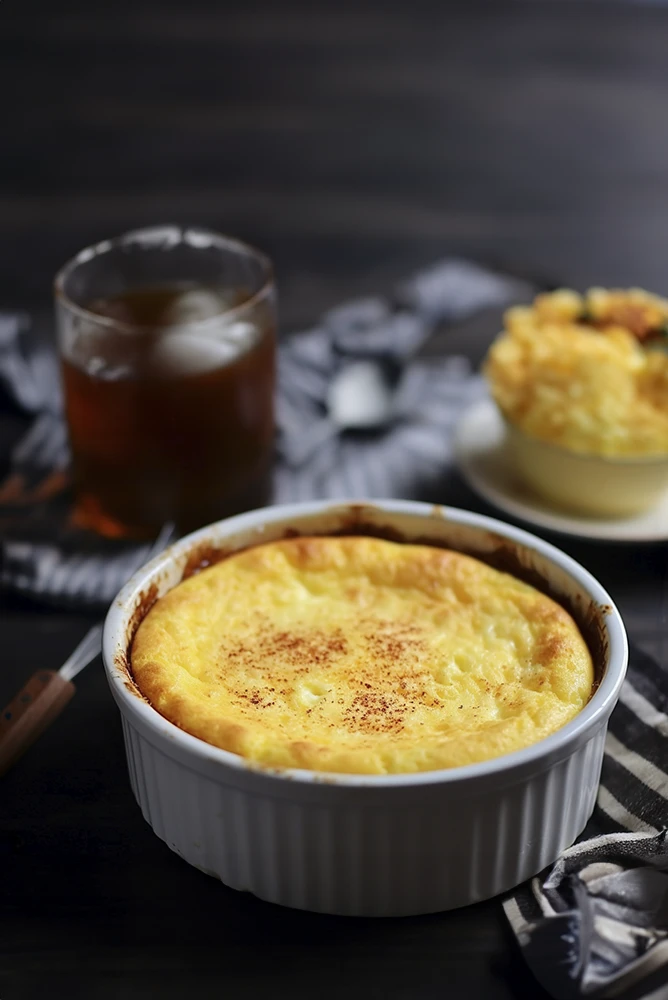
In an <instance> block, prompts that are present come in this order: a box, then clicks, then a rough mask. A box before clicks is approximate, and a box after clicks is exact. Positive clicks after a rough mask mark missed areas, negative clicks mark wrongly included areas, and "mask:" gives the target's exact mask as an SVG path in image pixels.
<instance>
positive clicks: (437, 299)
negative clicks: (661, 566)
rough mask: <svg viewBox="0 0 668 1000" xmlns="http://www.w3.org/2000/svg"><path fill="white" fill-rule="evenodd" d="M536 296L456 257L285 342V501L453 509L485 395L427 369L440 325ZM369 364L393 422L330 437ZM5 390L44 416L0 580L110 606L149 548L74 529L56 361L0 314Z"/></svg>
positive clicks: (21, 457) (41, 594) (21, 322)
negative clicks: (465, 442) (458, 429)
mask: <svg viewBox="0 0 668 1000" xmlns="http://www.w3.org/2000/svg"><path fill="white" fill-rule="evenodd" d="M534 291H535V289H534V288H533V287H532V286H531V285H529V284H528V283H527V282H526V281H523V280H520V279H518V278H516V277H513V276H509V275H504V274H498V273H496V272H494V271H491V270H488V269H486V268H483V267H481V266H479V265H477V264H474V263H472V262H470V261H464V260H458V259H448V260H444V261H441V262H439V263H437V264H434V265H433V266H432V267H430V268H428V269H426V270H424V271H422V272H420V273H419V274H416V275H413V276H412V277H410V278H408V279H407V280H405V281H403V282H402V283H401V284H400V285H399V286H398V287H397V288H396V289H395V290H394V293H393V294H392V295H391V296H389V297H387V298H366V299H361V300H356V301H353V302H347V303H345V304H343V305H341V306H339V307H337V308H336V309H332V310H330V311H329V312H328V313H326V314H325V315H324V316H323V317H322V318H321V319H320V321H319V322H318V324H317V325H316V326H315V327H314V328H313V329H311V330H307V331H303V332H301V333H299V334H295V335H293V336H290V337H287V338H285V339H284V340H283V341H282V342H281V344H280V346H279V358H278V391H277V399H276V415H277V424H278V441H277V455H276V462H275V475H274V502H275V503H285V502H290V501H296V500H307V499H314V498H332V499H339V498H343V497H355V498H364V497H366V498H382V497H403V498H414V499H426V500H439V501H442V499H443V497H442V495H441V494H440V492H439V485H438V484H439V482H440V481H441V480H442V478H443V475H444V472H446V471H447V470H448V468H449V467H450V466H451V463H452V449H451V431H452V429H453V426H454V423H455V421H456V419H457V417H458V415H459V413H460V412H461V410H462V408H463V407H464V406H466V404H467V403H468V402H469V401H470V400H471V399H473V398H475V396H476V395H478V394H480V392H481V391H482V386H481V382H480V379H479V378H477V377H475V376H473V375H472V372H471V366H470V364H469V362H468V361H467V360H466V359H465V358H462V357H451V358H431V359H429V360H427V359H423V358H420V357H419V355H420V351H421V350H422V348H423V346H424V345H425V344H426V342H427V341H428V339H429V338H430V336H431V334H432V332H433V331H434V330H435V329H436V328H437V327H439V326H442V325H444V324H446V325H447V324H448V323H452V322H454V321H456V320H461V319H464V318H466V317H468V316H471V315H472V314H473V313H476V312H479V311H480V310H482V309H485V308H492V307H504V306H506V305H508V304H509V303H512V302H516V301H522V300H524V301H526V299H527V298H530V297H531V295H532V294H533V292H534ZM491 332H492V333H493V331H491ZM360 363H361V364H363V365H366V366H367V370H368V367H369V365H371V366H372V368H373V369H374V370H375V371H376V372H377V374H378V377H379V378H383V379H384V378H387V384H388V391H389V393H390V397H391V403H392V406H391V413H389V414H388V415H387V418H386V419H385V420H384V421H383V422H382V423H381V425H380V426H379V427H375V428H372V429H367V430H366V431H363V432H360V431H339V430H338V429H337V428H328V427H327V425H328V421H329V416H328V407H327V398H328V389H329V387H330V385H331V383H332V381H333V380H334V379H336V378H337V376H338V375H340V373H341V372H342V371H343V370H344V369H347V368H349V367H350V366H352V365H359V364H360ZM3 389H4V393H5V395H6V396H8V397H9V399H10V400H11V402H12V404H13V405H14V406H15V407H19V408H20V409H21V410H23V411H24V412H26V413H29V414H32V415H33V418H34V419H33V423H32V425H31V427H30V429H29V430H28V432H27V434H26V435H25V437H24V438H23V439H22V440H21V441H19V443H18V445H17V446H16V447H15V448H14V451H13V453H12V455H11V459H10V469H9V474H8V476H7V477H6V479H5V481H4V483H0V584H2V585H3V586H4V587H6V588H8V589H13V590H18V591H20V592H22V593H24V594H28V595H30V596H32V597H35V598H38V599H40V600H42V601H46V602H49V603H52V604H60V605H69V606H76V607H91V608H95V609H99V610H103V609H104V608H106V606H107V605H108V604H109V602H110V601H111V600H112V599H113V598H114V596H115V594H116V593H117V592H118V590H119V589H120V588H121V586H122V585H123V584H124V583H125V581H126V580H127V579H128V577H129V576H130V575H131V574H132V572H133V571H134V569H135V568H136V566H138V565H140V564H141V562H142V561H144V560H145V558H146V555H147V553H148V551H149V546H137V545H136V544H134V545H133V544H128V543H119V542H118V541H109V540H101V539H99V538H97V537H95V536H92V535H90V534H87V533H85V532H83V531H77V530H74V529H73V528H72V527H71V525H70V524H69V520H68V515H69V510H70V497H69V495H68V494H67V493H66V492H65V487H66V485H67V474H66V470H67V466H68V461H69V453H68V445H67V434H66V430H65V426H64V422H63V419H62V415H61V414H62V400H61V395H60V382H59V378H58V371H57V364H56V359H55V355H54V353H53V350H52V349H51V347H50V345H49V344H45V343H44V342H43V341H37V342H35V340H34V339H33V338H32V336H31V331H30V324H29V322H28V320H27V318H26V317H24V316H15V315H5V316H2V315H0V397H1V395H2V390H3ZM323 431H324V434H323ZM314 432H315V438H316V439H317V440H316V444H315V446H314V437H313V435H314ZM305 445H306V448H305V447H304V446H305Z"/></svg>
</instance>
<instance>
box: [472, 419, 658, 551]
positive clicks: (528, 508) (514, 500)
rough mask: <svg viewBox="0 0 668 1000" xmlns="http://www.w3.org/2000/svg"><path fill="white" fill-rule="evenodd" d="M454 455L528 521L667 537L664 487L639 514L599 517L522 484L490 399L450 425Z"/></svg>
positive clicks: (607, 533)
mask: <svg viewBox="0 0 668 1000" xmlns="http://www.w3.org/2000/svg"><path fill="white" fill-rule="evenodd" d="M455 456H456V460H457V464H458V467H459V470H460V472H461V474H462V476H463V477H464V479H465V480H466V482H467V483H468V485H469V486H470V487H471V489H472V490H474V491H475V492H476V493H478V494H479V495H480V496H481V497H482V498H483V499H484V500H487V501H488V503H491V504H493V505H494V506H495V507H498V508H499V509H500V510H503V511H505V512H506V513H507V514H511V515H512V516H513V517H516V518H519V519H521V520H522V521H526V522H528V523H529V524H534V525H538V526H539V527H541V528H548V529H549V530H550V531H559V532H562V533H563V534H566V535H575V536H577V537H579V538H591V539H600V540H603V541H610V542H664V541H668V492H667V493H666V494H665V496H664V497H663V499H662V500H661V502H660V503H659V504H657V505H656V506H654V507H652V508H651V509H650V510H647V511H645V512H644V513H642V514H636V515H634V516H633V517H626V518H615V519H610V518H608V519H602V518H595V517H586V516H583V515H577V514H571V513H570V512H568V511H562V510H560V509H559V508H558V507H557V506H552V505H551V504H550V503H549V502H548V501H547V500H543V499H542V498H541V497H539V496H538V495H537V494H536V493H534V492H533V490H531V489H530V488H529V487H528V486H525V485H524V484H523V483H522V482H521V480H520V479H519V478H518V476H517V475H516V473H515V471H514V469H513V466H512V462H511V461H510V458H509V456H508V455H507V453H506V447H505V431H504V426H503V421H502V419H501V415H500V414H499V411H498V410H497V408H496V406H495V404H494V403H493V402H492V400H491V399H483V400H478V401H477V402H476V403H473V404H472V405H471V406H470V407H469V408H468V409H467V410H465V412H464V413H463V414H462V416H461V417H460V420H459V423H458V424H457V429H456V431H455Z"/></svg>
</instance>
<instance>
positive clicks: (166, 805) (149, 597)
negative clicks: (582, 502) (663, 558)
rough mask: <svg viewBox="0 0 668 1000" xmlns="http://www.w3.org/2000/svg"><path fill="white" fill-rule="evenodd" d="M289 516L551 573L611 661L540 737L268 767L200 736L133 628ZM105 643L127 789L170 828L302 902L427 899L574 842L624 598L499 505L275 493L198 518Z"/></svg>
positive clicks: (152, 819) (401, 903) (278, 894)
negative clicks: (345, 763) (141, 675)
mask: <svg viewBox="0 0 668 1000" xmlns="http://www.w3.org/2000/svg"><path fill="white" fill-rule="evenodd" d="M287 532H298V533H302V534H330V533H335V532H343V533H353V532H357V533H374V532H376V533H380V534H381V535H382V534H386V535H387V536H391V537H393V538H400V539H405V540H407V541H410V540H421V541H426V540H429V541H430V542H433V543H436V544H442V545H447V546H451V547H453V548H457V549H461V550H463V551H466V552H469V553H471V554H474V555H477V556H479V557H480V558H482V559H484V560H487V561H490V562H491V563H493V564H496V565H499V566H503V567H505V568H507V569H509V570H510V571H511V572H516V573H517V574H518V575H520V574H521V575H525V576H526V577H527V578H528V579H530V580H533V581H534V582H536V581H542V582H543V586H544V589H546V590H547V591H549V592H550V593H551V594H553V595H555V596H557V595H559V596H560V597H561V600H562V602H563V603H564V604H565V605H567V606H568V607H569V609H570V610H571V611H572V613H574V614H575V616H576V617H577V618H578V620H579V621H580V622H581V623H582V628H583V630H584V631H585V634H586V635H588V636H589V637H590V641H591V644H592V651H593V654H594V658H595V661H596V662H597V668H598V671H599V674H598V676H599V684H598V687H597V689H596V691H595V693H594V695H593V697H592V698H591V701H590V702H589V704H588V705H587V706H586V707H585V709H584V710H583V711H582V712H581V713H580V714H579V715H578V716H577V718H575V719H574V720H573V721H571V722H570V723H569V724H568V725H567V726H565V727H564V728H563V729H561V730H559V731H558V732H556V733H554V734H553V735H552V736H550V737H548V738H547V739H545V740H543V741H541V742H540V743H537V744H535V745H534V746H531V747H528V748H526V749H524V750H519V751H517V752H516V753H512V754H508V755H507V756H505V757H499V758H497V759H496V760H491V761H486V762H483V763H480V764H473V765H471V766H467V767H461V768H455V769H450V770H442V771H430V772H424V773H420V774H400V775H387V776H386V775H382V776H378V775H347V774H322V773H317V772H312V771H298V770H292V771H283V772H271V771H267V770H263V769H261V768H258V767H257V765H255V766H253V765H251V764H249V763H248V762H247V761H246V760H244V759H243V758H242V757H239V756H237V755H235V754H232V753H228V752H227V751H225V750H219V749H218V748H216V747H212V746H209V745H208V744H207V743H204V742H202V741H201V740H199V739H197V738H196V737H194V736H190V735H189V734H188V733H185V732H183V731H182V730H180V729H179V728H178V727H176V726H174V725H172V724H171V723H169V722H168V721H167V720H166V719H164V718H163V717H162V716H161V715H160V714H159V713H158V712H156V711H155V710H154V709H153V708H152V707H151V706H150V705H149V704H148V703H147V702H146V701H145V700H144V699H143V698H142V697H141V695H140V694H139V693H138V692H137V690H136V688H135V687H134V684H133V681H132V676H131V673H130V672H129V671H128V662H127V655H128V649H129V647H130V644H131V641H132V637H133V635H134V631H135V629H136V627H137V625H138V623H139V621H140V620H141V617H142V615H143V614H144V613H145V611H146V609H147V607H148V606H149V605H150V603H151V602H152V601H153V600H155V599H156V597H159V596H160V595H162V594H164V593H166V592H167V591H168V590H169V589H170V588H172V587H174V586H175V585H176V584H177V583H178V582H179V581H180V579H181V578H182V575H183V573H184V569H185V568H186V567H187V566H190V567H192V565H193V564H197V563H200V562H204V563H205V562H206V561H207V560H208V559H209V558H210V556H211V550H216V549H220V550H222V551H223V552H224V553H227V552H230V551H235V550H237V549H240V548H243V547H245V546H248V545H250V544H253V543H257V542H259V541H269V540H272V539H275V538H279V537H283V536H284V535H285V534H286V533H287ZM103 647H104V664H105V668H106V672H107V677H108V680H109V684H110V686H111V691H112V693H113V696H114V698H115V700H116V703H117V705H118V707H119V709H120V711H121V716H122V721H123V733H124V736H125V746H126V749H127V758H128V766H129V771H130V782H131V784H132V789H133V791H134V793H135V796H136V798H137V801H138V802H139V805H140V806H141V809H142V812H143V814H144V817H145V818H146V820H147V821H148V822H149V823H150V825H151V826H152V828H153V830H154V831H155V833H156V834H157V835H158V837H160V838H161V839H162V840H164V841H165V842H166V843H167V844H168V845H169V847H171V848H172V850H174V851H176V852H177V854H180V855H181V857H183V858H185V860H186V861H188V862H189V863H190V864H192V865H194V866H195V867H197V868H199V869H201V870H202V871H204V872H207V873H209V874H211V875H214V876H216V877H217V878H219V879H221V880H222V881H223V882H224V883H225V884H226V885H228V886H232V887H233V888H235V889H242V890H248V891H250V892H252V893H255V895H257V896H259V897H261V898H262V899H266V900H270V901H272V902H275V903H282V904H284V905H286V906H293V907H298V908H300V909H305V910H314V911H319V912H321V913H338V914H350V915H366V916H371V915H375V916H397V915H408V914H417V913H429V912H434V911H438V910H445V909H449V908H452V907H457V906H463V905H465V904H467V903H473V902H475V901H477V900H481V899H485V898H488V897H490V896H494V895H496V894H497V893H500V892H503V891H504V890H507V889H510V888H512V887H513V886H516V885H518V884H519V883H520V882H522V881H524V880H525V879H527V878H529V877H530V876H532V875H534V874H536V873H537V872H538V871H540V870H541V869H542V868H544V867H545V866H546V865H548V864H550V863H551V862H552V861H554V860H555V858H556V857H557V855H558V854H559V853H560V851H562V850H563V849H564V848H565V847H567V846H568V845H570V844H572V843H573V841H574V840H575V838H576V837H577V836H578V834H579V833H580V832H581V830H582V829H583V827H584V826H585V823H586V822H587V819H588V818H589V816H590V814H591V812H592V809H593V807H594V802H595V798H596V790H597V785H598V781H599V775H600V770H601V762H602V759H603V743H604V739H605V733H606V728H607V722H608V718H609V716H610V713H611V712H612V709H613V707H614V705H615V703H616V701H617V698H618V695H619V691H620V688H621V685H622V681H623V679H624V674H625V671H626V663H627V642H626V635H625V632H624V626H623V624H622V621H621V618H620V616H619V613H618V612H617V610H616V609H615V607H614V606H613V604H612V602H611V600H610V598H609V596H608V595H607V593H606V592H605V590H604V589H603V588H602V587H601V586H600V584H598V583H597V582H596V580H595V579H594V578H593V577H592V576H591V575H590V574H589V573H588V572H587V571H586V570H584V569H583V568H582V567H581V566H579V565H578V564H577V563H576V562H574V561H573V560H572V559H571V558H569V557H568V556H566V555H564V554H563V553H562V552H560V551H559V550H558V549H556V548H554V547H553V546H551V545H548V544H547V543H546V542H544V541H541V540H540V539H538V538H535V537H533V536H532V535H530V534H528V533H527V532H525V531H521V530H519V529H518V528H514V527H510V526H509V525H505V524H502V523H501V522H499V521H495V520H492V519H490V518H486V517H482V516H480V515H478V514H473V513H469V512H467V511H461V510H453V509H450V508H442V507H432V506H430V505H427V504H420V503H412V502H408V501H382V502H373V503H366V502H359V503H351V504H349V503H331V502H317V503H309V504H300V505H295V506H287V507H273V508H268V509H266V510H260V511H253V512H251V513H249V514H242V515H240V516H239V517H234V518H231V519H229V520H227V521H222V522H220V523H218V524H215V525H212V526H210V527H207V528H203V529H202V530H200V531H197V532H195V533H194V534H192V535H189V536H188V537H186V538H184V539H182V540H181V541H180V542H178V543H177V544H176V545H174V546H173V547H172V548H170V549H169V550H167V551H166V552H165V553H163V554H162V555H161V556H158V557H157V558H156V559H154V560H153V561H152V562H151V563H149V564H148V565H147V566H145V567H144V568H143V569H141V570H140V571H139V572H138V573H136V574H135V576H134V577H133V578H132V579H131V580H130V582H129V583H128V584H127V585H126V586H125V587H124V588H123V590H122V591H121V593H120V594H119V595H118V597H117V599H116V600H115V601H114V602H113V604H112V606H111V608H110V610H109V613H108V616H107V620H106V624H105V630H104V641H103Z"/></svg>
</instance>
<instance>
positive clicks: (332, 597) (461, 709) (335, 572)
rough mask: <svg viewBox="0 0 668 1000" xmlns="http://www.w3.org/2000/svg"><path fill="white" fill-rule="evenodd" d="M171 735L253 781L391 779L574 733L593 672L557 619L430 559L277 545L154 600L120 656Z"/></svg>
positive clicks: (453, 559) (378, 546)
mask: <svg viewBox="0 0 668 1000" xmlns="http://www.w3.org/2000/svg"><path fill="white" fill-rule="evenodd" d="M131 666H132V673H133V676H134V679H135V683H136V685H137V687H138V688H139V690H140V691H141V693H142V694H143V695H144V697H145V698H146V699H147V700H148V701H149V702H150V704H151V705H152V706H153V707H154V708H155V709H156V710H157V711H158V712H160V713H161V714H162V715H163V716H164V717H165V718H167V719H168V720H169V721H170V722H173V723H175V724H176V725H177V726H179V727H180V728H181V729H183V730H185V731H186V732H188V733H191V734H192V735H194V736H197V737H199V738H200V739H202V740H205V741H206V742H208V743H210V744H212V745H214V746H217V747H221V748H222V749H224V750H229V751H232V752H233V753H236V754H240V755H242V756H243V757H245V758H247V759H248V760H249V761H251V762H253V763H255V764H257V765H260V766H264V767H269V768H292V767H296V768H307V769H311V770H316V771H330V772H349V773H365V774H396V773H411V772H417V771H429V770H435V769H440V768H450V767H456V766H460V765H464V764H472V763H474V762H478V761H483V760H488V759H490V758H493V757H498V756H500V755H501V754H506V753H509V752H511V751H513V750H518V749H519V748H521V747H526V746H529V745H531V744H533V743H536V742H537V741H538V740H541V739H543V738H544V737H546V736H548V735H549V734H550V733H553V732H555V731H556V730H558V729H559V728H560V727H562V726H563V725H565V724H566V723H567V722H568V721H569V720H570V719H572V718H573V717H574V716H575V715H577V713H578V712H579V711H580V710H581V709H582V708H583V706H584V705H585V704H586V703H587V701H588V699H589V697H590V695H591V693H592V686H593V680H594V677H593V665H592V659H591V656H590V653H589V650H588V647H587V645H586V643H585V640H584V638H583V637H582V635H581V633H580V631H579V629H578V627H577V625H576V624H575V622H574V620H573V619H572V618H571V616H570V615H569V614H568V613H567V612H566V611H565V610H564V608H562V607H561V606H560V605H559V604H557V603H556V602H555V601H553V600H552V599H551V598H549V597H547V596H546V595H545V594H543V593H541V592H540V591H538V590H536V589H535V588H533V587H531V586H529V585H528V584H526V583H523V582H522V581H521V580H518V579H516V578H515V577H514V576H511V575H509V574H507V573H502V572H499V571H497V570H495V569H492V568H491V567H489V566H487V565H486V564H484V563H482V562H480V561H478V560H477V559H474V558H471V557H469V556H466V555H462V554H460V553H457V552H453V551H450V550H446V549H440V548H436V547H432V546H428V545H408V544H397V543H394V542H389V541H383V540H380V539H376V538H367V537H313V538H292V539H286V540H282V541H276V542H270V543H267V544H263V545H258V546H256V547H253V548H249V549H246V550H244V551H241V552H238V553H236V554H234V555H231V556H229V557H227V558H225V559H224V560H222V561H221V562H219V563H217V564H216V565H214V566H212V567H210V568H208V569H205V570H203V571H202V572H200V573H198V574H197V575H195V576H192V577H190V578H189V579H187V580H184V581H183V582H182V583H180V584H179V585H178V586H176V587H175V588H174V589H173V590H171V591H170V592H169V593H168V594H166V595H165V596H164V597H162V598H160V599H159V600H158V601H157V602H156V604H155V605H154V606H153V607H152V608H151V610H150V611H149V612H148V614H147V615H146V617H145V618H144V620H143V621H142V623H141V624H140V626H139V629H138V630H137V633H136V635H135V638H134V642H133V645H132V650H131Z"/></svg>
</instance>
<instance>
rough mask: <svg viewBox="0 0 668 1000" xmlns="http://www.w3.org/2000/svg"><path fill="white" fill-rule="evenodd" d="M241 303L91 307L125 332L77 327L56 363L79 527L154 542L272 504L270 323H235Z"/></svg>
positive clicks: (223, 293) (192, 297)
mask: <svg viewBox="0 0 668 1000" xmlns="http://www.w3.org/2000/svg"><path fill="white" fill-rule="evenodd" d="M244 298H245V296H244V294H243V292H242V291H232V292H230V291H229V290H220V291H219V290H216V289H203V288H194V287H193V286H190V287H186V288H184V287H182V286H170V287H165V288H151V289H143V290H138V291H133V292H128V293H126V294H124V295H119V296H117V297H115V298H110V299H98V300H95V301H92V302H89V303H87V304H86V308H87V309H88V310H89V311H90V312H93V313H96V314H97V315H99V316H106V317H109V318H110V319H114V320H116V321H120V322H121V323H124V324H127V326H126V327H123V328H121V329H119V328H114V327H113V326H111V325H110V326H109V327H108V328H107V329H105V328H104V325H101V326H100V327H96V326H95V325H94V324H92V325H91V327H90V330H88V331H87V330H86V329H85V327H84V328H82V330H81V333H80V336H79V343H75V344H74V346H73V348H72V350H70V351H69V352H68V354H67V356H66V357H65V358H64V360H63V379H64V387H65V402H66V411H67V420H68V424H69V430H70V439H71V444H72V453H73V464H74V476H75V488H76V497H77V501H76V513H75V519H76V521H77V523H78V524H79V525H82V526H85V527H88V528H92V529H93V530H95V531H98V532H100V533H102V534H106V535H112V536H128V537H138V538H140V537H151V536H154V535H155V534H157V532H158V531H159V530H160V527H161V526H162V525H163V524H165V522H167V521H174V522H175V524H176V525H177V527H178V529H179V530H180V531H181V532H184V531H188V530H191V529H193V528H196V527H200V526H201V525H203V524H207V523H208V522H210V521H214V520H216V519H218V518H221V517H225V516H227V515H229V514H233V513H238V512H240V511H242V510H249V509H252V508H253V507H257V506H262V505H263V504H265V503H267V502H269V500H270V491H269V480H270V464H271V453H272V444H273V433H274V419H273V393H274V369H275V357H274V355H275V335H274V334H275V332H274V328H273V315H271V310H270V309H269V308H268V307H266V306H264V307H263V306H262V305H259V306H253V315H252V319H249V318H247V316H246V318H245V314H244V313H243V312H242V313H239V314H238V315H239V318H238V319H235V314H230V313H229V309H230V306H231V305H232V306H233V305H234V304H240V303H242V302H243V301H244ZM225 310H228V312H227V313H226V312H225ZM201 320H205V321H206V324H205V325H204V326H200V327H198V325H197V324H198V322H199V321H201ZM193 322H194V323H195V325H194V326H187V324H189V323H190V324H192V323H193ZM179 323H181V324H182V325H181V326H179V325H178V324H179ZM128 327H131V328H132V329H128ZM91 331H92V332H91Z"/></svg>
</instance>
